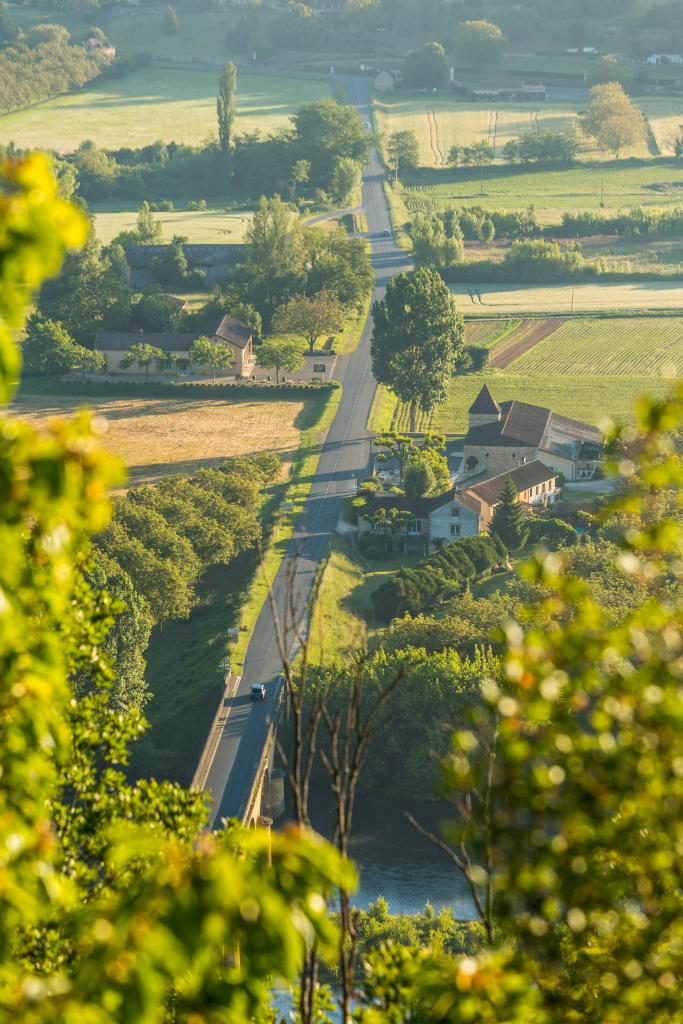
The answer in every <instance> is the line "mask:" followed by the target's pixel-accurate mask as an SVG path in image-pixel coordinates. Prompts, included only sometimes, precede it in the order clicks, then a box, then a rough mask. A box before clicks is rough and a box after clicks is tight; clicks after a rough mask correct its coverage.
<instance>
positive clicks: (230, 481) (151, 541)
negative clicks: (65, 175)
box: [97, 454, 280, 623]
mask: <svg viewBox="0 0 683 1024" xmlns="http://www.w3.org/2000/svg"><path fill="white" fill-rule="evenodd" d="M279 471H280V461H279V459H278V458H277V456H276V455H268V454H264V455H256V456H253V457H250V458H247V459H241V458H236V459H231V460H229V461H228V462H225V463H224V464H223V465H222V466H220V467H219V468H218V469H203V470H200V471H199V472H198V473H195V474H194V475H193V476H191V477H177V476H173V477H167V478H166V479H164V480H163V481H161V482H160V483H158V484H155V485H153V486H148V487H141V488H135V489H132V490H130V491H129V492H128V494H127V495H126V497H125V498H119V499H117V501H116V503H115V506H114V518H113V520H112V522H111V524H110V525H109V526H108V527H107V529H106V530H105V531H104V532H103V533H102V534H100V536H99V537H98V538H97V546H98V548H99V549H100V550H101V551H103V552H104V553H105V554H106V555H107V556H108V557H109V558H110V559H115V560H116V561H117V562H118V564H119V565H120V566H121V568H122V569H123V570H124V571H125V572H126V573H128V575H129V576H130V578H131V580H132V582H133V585H134V587H135V589H136V591H137V592H138V593H139V594H140V595H142V597H144V599H145V601H146V602H147V604H148V606H149V609H150V611H151V613H152V616H153V618H154V621H155V622H158V623H163V622H165V621H167V620H168V619H183V618H187V616H188V615H189V614H190V612H191V610H192V608H193V607H194V606H195V605H196V603H197V596H196V593H195V589H194V588H195V584H196V583H197V580H198V579H199V577H200V576H201V574H202V573H203V572H204V571H205V570H206V569H208V568H209V567H210V566H212V565H227V564H228V563H229V562H231V561H232V560H233V559H234V558H235V557H236V556H237V555H239V554H240V553H241V552H242V551H246V550H248V549H250V548H252V547H253V546H254V545H255V544H256V543H257V542H258V540H259V539H260V536H261V529H260V525H259V519H258V514H259V509H260V507H261V504H262V501H263V491H264V488H265V487H267V486H268V485H269V484H270V483H272V482H273V480H274V479H275V478H276V477H277V475H278V474H279Z"/></svg>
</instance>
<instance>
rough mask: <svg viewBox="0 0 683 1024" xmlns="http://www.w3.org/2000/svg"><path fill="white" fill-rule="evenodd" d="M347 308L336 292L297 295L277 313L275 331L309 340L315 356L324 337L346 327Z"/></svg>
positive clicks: (274, 317)
mask: <svg viewBox="0 0 683 1024" xmlns="http://www.w3.org/2000/svg"><path fill="white" fill-rule="evenodd" d="M344 319H345V317H344V307H343V306H342V304H341V302H340V301H339V299H338V298H337V297H336V295H334V293H333V292H329V291H321V292H318V293H317V294H316V295H310V296H308V295H295V296H293V298H291V299H290V300H289V302H287V303H286V304H285V305H283V306H280V307H279V308H278V309H276V310H275V314H274V316H273V330H274V331H275V332H276V333H278V334H296V335H299V336H300V337H302V338H305V339H306V341H307V342H308V347H309V350H310V351H311V352H313V351H314V349H315V345H316V342H317V341H318V339H319V338H320V337H321V336H322V335H323V334H333V333H334V334H336V333H337V332H338V331H340V330H341V329H342V328H343V326H344Z"/></svg>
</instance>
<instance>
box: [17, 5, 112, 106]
mask: <svg viewBox="0 0 683 1024" xmlns="http://www.w3.org/2000/svg"><path fill="white" fill-rule="evenodd" d="M3 39H4V45H3ZM0 53H1V54H2V58H1V59H0V114H7V113H9V112H10V111H12V110H18V109H20V108H21V107H25V106H29V105H31V104H34V103H39V102H40V101H41V100H46V99H49V98H50V97H52V96H57V95H59V94H60V93H65V92H70V91H71V90H72V89H75V88H78V87H79V86H82V85H85V83H86V82H89V81H91V80H92V79H93V78H96V77H97V76H98V75H99V74H101V72H102V70H103V69H104V68H105V67H106V66H107V65H108V64H109V63H110V60H111V58H110V57H107V56H105V55H103V54H101V53H98V52H97V51H95V52H93V53H86V52H85V50H84V49H83V47H82V46H72V45H71V43H70V37H69V33H68V31H67V30H66V29H65V28H64V27H63V26H62V25H36V26H34V27H32V28H31V29H30V30H29V31H28V33H27V34H26V35H23V34H22V33H20V32H19V30H18V29H17V28H16V26H15V25H14V24H13V22H12V20H11V18H10V17H9V15H8V14H7V12H6V11H0Z"/></svg>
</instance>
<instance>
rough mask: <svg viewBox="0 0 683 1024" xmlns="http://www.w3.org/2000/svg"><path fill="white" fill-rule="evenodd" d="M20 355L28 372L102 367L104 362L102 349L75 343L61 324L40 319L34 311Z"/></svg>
mask: <svg viewBox="0 0 683 1024" xmlns="http://www.w3.org/2000/svg"><path fill="white" fill-rule="evenodd" d="M22 355H23V359H24V367H25V368H26V370H27V371H28V372H29V373H38V374H47V375H56V374H60V373H66V371H67V370H73V369H75V368H76V367H81V369H83V370H101V369H103V368H104V363H105V361H104V356H103V355H102V354H101V352H93V351H92V349H89V348H85V347H84V346H83V345H77V344H76V342H75V341H74V340H73V338H72V337H71V335H70V334H69V332H68V331H67V330H66V329H65V328H64V327H63V325H62V324H60V323H56V322H55V321H54V320H43V319H42V318H41V317H40V316H39V315H37V314H34V315H33V316H31V317H30V318H29V320H28V323H27V325H26V337H25V340H24V343H23V345H22Z"/></svg>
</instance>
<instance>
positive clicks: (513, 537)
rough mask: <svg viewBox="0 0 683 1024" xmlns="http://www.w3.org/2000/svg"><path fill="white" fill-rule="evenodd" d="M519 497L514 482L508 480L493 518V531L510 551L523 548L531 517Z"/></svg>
mask: <svg viewBox="0 0 683 1024" xmlns="http://www.w3.org/2000/svg"><path fill="white" fill-rule="evenodd" d="M518 498H519V495H518V493H517V488H516V487H515V485H514V483H513V482H512V480H506V481H505V483H504V485H503V489H502V491H501V492H500V498H499V499H498V504H497V505H496V507H495V509H494V512H493V519H492V520H491V533H494V534H495V535H496V536H497V537H499V538H500V540H501V541H502V543H503V544H504V545H505V546H506V547H507V548H508V549H509V550H510V551H516V550H517V549H518V548H521V547H522V546H523V545H524V544H525V542H526V538H527V530H528V520H529V517H528V515H527V513H526V512H525V510H524V508H523V506H522V505H521V503H520V502H519V501H518Z"/></svg>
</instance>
